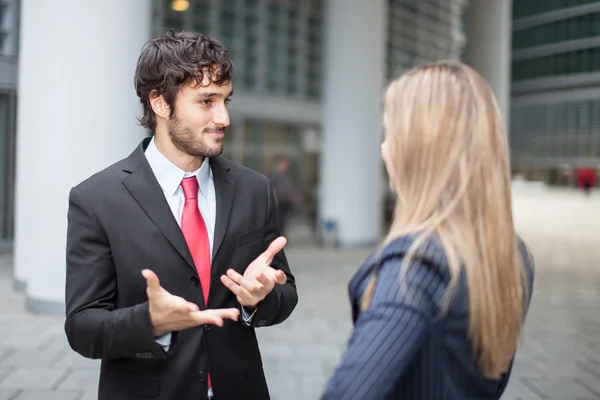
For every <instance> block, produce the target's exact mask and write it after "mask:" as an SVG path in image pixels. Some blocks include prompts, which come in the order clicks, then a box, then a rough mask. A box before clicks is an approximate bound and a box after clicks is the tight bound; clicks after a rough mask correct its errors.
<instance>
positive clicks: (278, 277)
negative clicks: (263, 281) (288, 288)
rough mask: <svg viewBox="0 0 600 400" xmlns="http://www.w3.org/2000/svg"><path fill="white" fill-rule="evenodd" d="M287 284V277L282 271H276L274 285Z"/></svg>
mask: <svg viewBox="0 0 600 400" xmlns="http://www.w3.org/2000/svg"><path fill="white" fill-rule="evenodd" d="M286 282H287V275H286V274H285V272H283V271H282V270H280V269H278V270H276V271H275V283H277V284H279V285H285V283H286Z"/></svg>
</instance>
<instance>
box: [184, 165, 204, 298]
mask: <svg viewBox="0 0 600 400" xmlns="http://www.w3.org/2000/svg"><path fill="white" fill-rule="evenodd" d="M181 187H182V188H183V195H184V196H185V204H184V206H183V215H182V216H181V230H182V231H183V236H184V237H185V241H186V243H187V245H188V248H189V249H190V253H192V259H193V260H194V265H196V270H197V271H198V277H199V278H200V283H201V284H202V292H203V293H204V303H205V304H207V303H208V290H209V288H210V244H209V242H208V232H207V230H206V224H205V223H204V219H203V218H202V214H200V209H198V187H199V185H198V179H197V178H196V177H195V176H191V177H189V178H183V180H182V181H181Z"/></svg>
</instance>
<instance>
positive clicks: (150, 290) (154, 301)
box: [142, 269, 240, 337]
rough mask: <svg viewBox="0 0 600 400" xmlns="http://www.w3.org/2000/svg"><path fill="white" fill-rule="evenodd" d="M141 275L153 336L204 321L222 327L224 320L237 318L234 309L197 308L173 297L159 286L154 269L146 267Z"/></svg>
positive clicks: (237, 312) (203, 322)
mask: <svg viewBox="0 0 600 400" xmlns="http://www.w3.org/2000/svg"><path fill="white" fill-rule="evenodd" d="M142 275H143V277H144V278H146V283H147V284H148V287H147V288H146V293H147V294H148V303H149V305H150V320H151V321H152V328H153V329H154V336H155V337H159V336H162V335H164V334H165V333H167V332H175V331H181V330H183V329H187V328H192V327H194V326H199V325H205V324H213V325H218V326H223V320H224V319H231V320H233V321H237V320H238V318H239V316H240V310H238V309H237V308H227V309H218V310H205V311H200V309H199V308H198V305H197V304H194V303H190V302H189V301H187V300H185V299H183V298H181V297H179V296H174V295H172V294H171V293H169V292H167V291H166V290H165V289H164V288H163V287H161V286H160V281H159V280H158V276H156V274H155V273H154V272H152V271H150V270H149V269H145V270H143V271H142Z"/></svg>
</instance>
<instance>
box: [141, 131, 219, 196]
mask: <svg viewBox="0 0 600 400" xmlns="http://www.w3.org/2000/svg"><path fill="white" fill-rule="evenodd" d="M144 154H145V156H146V159H147V160H148V164H150V168H151V169H152V172H154V175H155V176H156V180H157V181H158V183H159V185H160V187H161V188H162V189H163V190H164V191H165V193H167V194H168V195H169V196H174V195H175V194H176V193H177V190H178V189H179V185H180V184H181V180H182V179H183V178H187V177H190V176H195V177H196V178H197V179H198V184H199V185H200V193H202V195H203V196H204V197H206V196H207V193H206V189H207V188H208V184H209V182H210V179H211V178H212V171H211V169H210V162H209V159H208V158H205V159H204V161H203V162H202V165H201V166H200V168H198V169H197V170H195V171H194V172H185V171H183V170H182V169H180V168H179V167H177V166H176V165H175V164H173V163H172V162H171V161H169V159H168V158H167V157H165V156H164V155H163V154H162V153H161V152H160V151H159V150H158V148H157V147H156V143H155V142H154V137H153V138H152V140H151V141H150V144H148V148H147V149H146V152H145V153H144Z"/></svg>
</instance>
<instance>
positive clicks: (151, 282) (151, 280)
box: [142, 269, 160, 291]
mask: <svg viewBox="0 0 600 400" xmlns="http://www.w3.org/2000/svg"><path fill="white" fill-rule="evenodd" d="M142 276H143V277H144V278H146V284H147V285H148V289H149V290H152V291H158V290H160V281H159V280H158V276H156V274H155V273H154V272H152V271H150V270H149V269H144V270H142Z"/></svg>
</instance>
